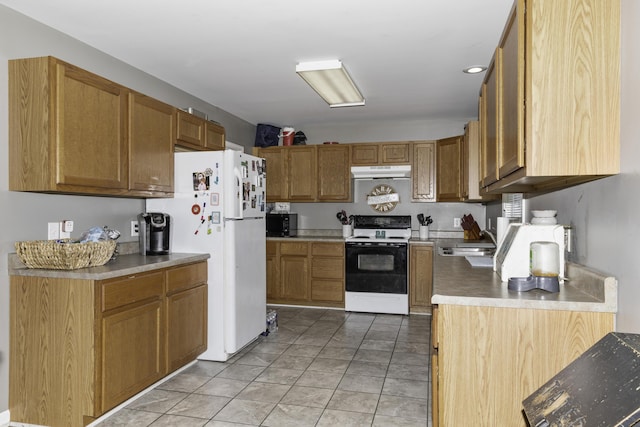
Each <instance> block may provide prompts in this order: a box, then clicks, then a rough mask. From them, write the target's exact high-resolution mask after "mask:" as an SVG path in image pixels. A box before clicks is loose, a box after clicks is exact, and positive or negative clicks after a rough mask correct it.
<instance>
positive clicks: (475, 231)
mask: <svg viewBox="0 0 640 427" xmlns="http://www.w3.org/2000/svg"><path fill="white" fill-rule="evenodd" d="M464 240H480V226H479V225H478V223H477V222H475V221H474V222H473V226H472V227H471V228H469V229H467V230H464Z"/></svg>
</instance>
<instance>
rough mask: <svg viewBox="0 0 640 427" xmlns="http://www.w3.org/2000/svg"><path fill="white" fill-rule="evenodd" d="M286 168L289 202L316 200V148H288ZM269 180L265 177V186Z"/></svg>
mask: <svg viewBox="0 0 640 427" xmlns="http://www.w3.org/2000/svg"><path fill="white" fill-rule="evenodd" d="M286 152H287V159H288V162H287V168H288V172H289V173H288V183H289V200H291V201H292V202H293V201H303V202H304V201H314V200H315V199H316V185H317V184H316V183H317V179H316V178H317V177H316V147H313V146H303V147H288V148H287V149H286ZM268 182H269V178H268V177H267V185H268Z"/></svg>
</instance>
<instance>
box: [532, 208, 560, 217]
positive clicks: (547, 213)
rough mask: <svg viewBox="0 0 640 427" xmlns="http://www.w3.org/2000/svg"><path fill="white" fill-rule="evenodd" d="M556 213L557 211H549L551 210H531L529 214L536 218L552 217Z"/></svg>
mask: <svg viewBox="0 0 640 427" xmlns="http://www.w3.org/2000/svg"><path fill="white" fill-rule="evenodd" d="M557 213H558V211H551V210H547V211H531V215H533V216H534V217H536V218H553V217H554V216H556V214H557Z"/></svg>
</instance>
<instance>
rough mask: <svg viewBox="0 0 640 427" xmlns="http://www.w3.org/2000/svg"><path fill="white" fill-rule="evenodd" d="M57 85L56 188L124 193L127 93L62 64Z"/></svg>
mask: <svg viewBox="0 0 640 427" xmlns="http://www.w3.org/2000/svg"><path fill="white" fill-rule="evenodd" d="M55 87H56V90H53V94H54V111H55V116H56V117H55V123H56V124H57V129H56V137H57V140H56V146H57V151H56V153H57V160H56V165H57V171H56V177H55V182H56V184H57V186H58V188H59V189H60V190H62V191H65V190H70V191H74V190H75V192H77V191H78V189H77V187H94V188H104V189H110V190H111V189H113V190H126V189H127V188H128V185H129V180H128V169H127V164H128V152H127V132H126V127H125V126H126V117H127V93H128V92H127V89H126V88H124V87H122V86H119V85H117V84H115V83H113V82H111V81H109V80H106V79H103V78H101V77H99V76H96V75H94V74H91V73H89V72H87V71H84V70H82V69H80V68H77V67H74V66H73V65H70V64H66V63H63V62H55ZM74 187H75V188H74Z"/></svg>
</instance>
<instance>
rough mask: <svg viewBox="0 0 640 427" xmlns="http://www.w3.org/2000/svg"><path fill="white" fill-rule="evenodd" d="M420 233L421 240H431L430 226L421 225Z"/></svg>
mask: <svg viewBox="0 0 640 427" xmlns="http://www.w3.org/2000/svg"><path fill="white" fill-rule="evenodd" d="M419 233H420V234H419V235H420V240H428V239H429V226H428V225H421V226H420V231H419Z"/></svg>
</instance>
